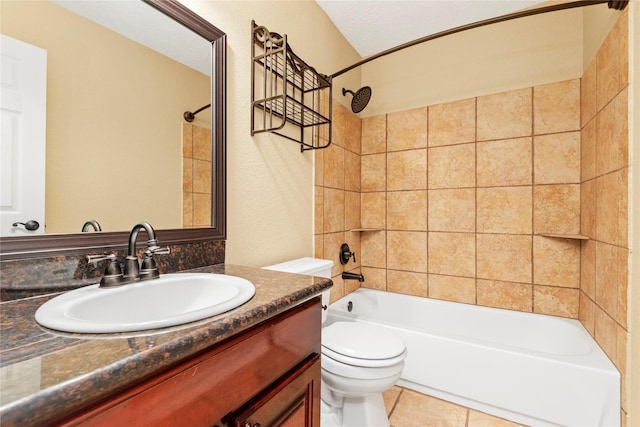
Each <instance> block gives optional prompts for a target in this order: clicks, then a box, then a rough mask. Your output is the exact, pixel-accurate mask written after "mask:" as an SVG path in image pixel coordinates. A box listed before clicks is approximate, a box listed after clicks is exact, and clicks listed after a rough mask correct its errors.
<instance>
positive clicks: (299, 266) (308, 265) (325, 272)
mask: <svg viewBox="0 0 640 427" xmlns="http://www.w3.org/2000/svg"><path fill="white" fill-rule="evenodd" d="M331 267H333V261H331V260H328V259H320V258H312V257H305V258H298V259H294V260H291V261H286V262H282V263H280V264H274V265H269V266H266V267H262V268H264V269H266V270H275V271H282V272H285V273H297V274H306V275H308V276H317V277H324V278H327V279H331ZM330 296H331V289H327V290H326V291H324V292H322V306H323V310H322V323H324V322H325V320H327V307H329V301H330Z"/></svg>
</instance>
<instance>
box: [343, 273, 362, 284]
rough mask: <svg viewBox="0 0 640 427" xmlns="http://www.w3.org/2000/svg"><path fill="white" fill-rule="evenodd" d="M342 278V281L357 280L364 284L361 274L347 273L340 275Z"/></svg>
mask: <svg viewBox="0 0 640 427" xmlns="http://www.w3.org/2000/svg"><path fill="white" fill-rule="evenodd" d="M342 278H343V279H344V280H357V281H358V282H364V276H363V275H362V274H356V273H350V272H348V271H345V272H344V273H342Z"/></svg>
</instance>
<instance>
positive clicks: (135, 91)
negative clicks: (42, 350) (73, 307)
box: [1, 1, 210, 233]
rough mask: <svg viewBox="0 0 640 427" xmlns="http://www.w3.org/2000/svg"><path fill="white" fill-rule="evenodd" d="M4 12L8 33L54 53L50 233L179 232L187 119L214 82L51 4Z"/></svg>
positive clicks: (17, 4) (12, 6) (50, 59)
mask: <svg viewBox="0 0 640 427" xmlns="http://www.w3.org/2000/svg"><path fill="white" fill-rule="evenodd" d="M1 7H2V33H3V34H7V35H9V36H12V37H14V38H17V39H20V40H22V41H25V42H27V43H30V44H33V45H36V46H39V47H41V48H44V49H46V50H47V75H48V79H47V160H46V161H47V164H46V208H45V209H46V232H47V233H59V232H66V233H69V232H75V233H77V232H79V231H80V228H81V227H82V224H83V223H84V221H86V220H89V219H95V220H97V221H98V222H99V223H100V224H101V225H102V228H103V230H105V231H116V230H128V229H130V228H131V227H132V225H133V224H135V222H137V221H141V220H145V221H149V222H150V223H151V224H153V226H154V227H156V228H158V229H162V228H176V227H180V225H181V223H182V196H181V190H182V188H181V185H182V184H181V182H182V171H181V169H182V161H181V151H182V148H181V132H182V131H181V123H182V122H183V120H182V113H183V112H184V111H186V110H190V111H192V110H194V109H196V108H199V107H200V106H202V105H205V104H207V103H208V102H209V98H210V97H209V88H210V79H209V77H207V76H205V75H203V74H201V73H198V72H196V71H194V70H191V69H189V68H187V67H185V66H184V65H182V64H179V63H177V62H175V61H173V60H170V59H168V58H166V57H164V56H161V55H159V54H157V53H155V52H153V51H151V50H150V49H148V48H146V47H144V46H141V45H139V44H137V43H132V42H131V41H129V40H127V39H125V38H123V37H122V36H120V35H118V34H116V33H113V32H111V31H109V30H107V29H105V28H103V27H100V26H97V25H96V24H94V23H92V22H90V21H88V20H86V19H83V18H80V17H78V16H76V15H74V14H72V13H70V12H68V11H67V10H65V9H63V8H61V7H59V6H56V5H54V4H52V3H49V2H44V1H9V2H5V1H3V2H2V3H1ZM78 34H81V36H78ZM99 43H102V44H100V45H99ZM114 55H115V56H114ZM136 76H138V77H139V78H137V77H136ZM141 81H142V83H141ZM176 82H178V83H180V84H178V85H177V84H176ZM186 82H189V83H188V84H186ZM140 101H144V103H141V102H140ZM149 103H151V105H152V106H153V109H151V108H149V107H150V104H149ZM203 118H206V114H202V115H199V116H198V119H197V120H198V123H200V124H202V125H207V122H206V121H203Z"/></svg>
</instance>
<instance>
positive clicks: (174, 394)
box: [61, 298, 321, 427]
mask: <svg viewBox="0 0 640 427" xmlns="http://www.w3.org/2000/svg"><path fill="white" fill-rule="evenodd" d="M320 311H321V307H320V300H319V298H314V299H313V300H311V301H309V302H307V303H305V304H303V305H301V306H299V307H297V308H294V309H292V310H290V311H287V312H285V313H283V314H282V315H279V316H277V317H276V318H274V319H272V320H270V321H267V322H265V323H263V324H260V325H258V326H257V327H255V328H253V329H251V330H249V331H248V332H244V333H242V334H241V335H240V336H238V337H234V338H231V339H230V340H228V341H226V342H224V343H222V344H219V345H216V346H215V347H213V348H212V349H211V350H209V351H207V352H206V353H204V354H202V355H200V356H198V357H196V358H194V359H191V360H190V361H188V362H186V363H183V364H182V365H180V366H177V367H175V368H173V369H171V370H169V371H167V372H165V373H163V374H161V375H159V376H158V377H155V378H153V379H151V380H149V381H147V382H145V383H142V384H140V385H138V386H136V387H134V388H132V389H130V390H128V391H126V392H124V393H123V394H121V395H118V396H115V397H114V398H112V399H110V400H109V401H106V402H104V403H102V404H100V405H99V406H96V407H94V408H92V409H89V411H87V412H85V413H83V414H80V415H79V416H77V417H75V418H73V419H71V420H69V421H67V422H65V423H63V424H61V425H63V426H75V425H83V426H105V427H107V426H109V427H111V426H114V425H118V423H122V425H127V426H129V427H135V426H145V427H149V426H163V427H167V426H190V427H197V426H211V425H213V423H214V422H216V421H218V420H220V419H221V418H222V417H224V416H225V415H227V414H229V413H230V412H231V411H232V410H234V409H237V408H239V407H241V406H242V405H243V404H244V403H245V402H247V401H248V400H249V399H251V398H252V397H254V396H255V395H256V394H257V393H258V392H260V391H261V390H263V389H264V388H265V387H267V386H268V385H270V384H272V383H274V382H275V381H276V380H278V379H279V378H280V377H282V376H283V375H284V374H286V373H287V372H289V371H290V370H291V369H292V368H294V367H295V366H297V365H298V364H299V363H300V362H302V361H304V360H305V359H306V358H307V357H308V356H309V355H310V354H312V353H317V354H319V353H320V328H321V314H320Z"/></svg>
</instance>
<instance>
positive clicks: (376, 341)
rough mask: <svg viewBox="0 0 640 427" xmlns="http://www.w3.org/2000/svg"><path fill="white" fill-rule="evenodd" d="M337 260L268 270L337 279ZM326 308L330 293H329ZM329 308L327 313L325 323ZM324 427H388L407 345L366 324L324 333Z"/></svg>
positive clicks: (305, 260) (330, 328) (335, 326)
mask: <svg viewBox="0 0 640 427" xmlns="http://www.w3.org/2000/svg"><path fill="white" fill-rule="evenodd" d="M332 266H333V261H330V260H322V259H317V258H300V259H296V260H293V261H288V262H284V263H281V264H276V265H271V266H268V267H264V268H266V269H269V270H276V271H284V272H289V273H298V274H309V275H314V276H318V277H326V278H331V267H332ZM322 297H323V304H328V302H329V291H325V292H323V295H322ZM326 317H327V316H326V310H324V311H323V313H322V322H323V325H324V323H325V320H326ZM321 349H322V354H321V366H322V383H321V389H322V396H321V398H322V414H321V415H322V419H321V425H322V427H362V426H367V427H388V426H389V420H388V418H387V414H386V410H385V406H384V401H383V399H382V393H383V392H385V391H386V390H388V389H389V388H391V387H392V386H393V385H394V384H395V382H396V381H397V380H398V378H400V374H401V373H402V368H403V367H404V359H405V357H406V353H407V350H406V347H405V345H404V342H403V341H402V340H401V339H400V338H398V337H396V336H395V335H393V334H391V333H389V332H388V331H385V330H383V329H381V328H377V327H375V326H372V325H367V324H364V323H360V322H357V323H356V322H334V323H332V324H330V325H327V326H324V327H323V329H322V346H321Z"/></svg>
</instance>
